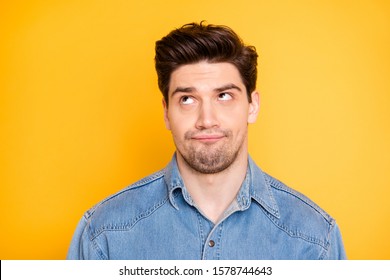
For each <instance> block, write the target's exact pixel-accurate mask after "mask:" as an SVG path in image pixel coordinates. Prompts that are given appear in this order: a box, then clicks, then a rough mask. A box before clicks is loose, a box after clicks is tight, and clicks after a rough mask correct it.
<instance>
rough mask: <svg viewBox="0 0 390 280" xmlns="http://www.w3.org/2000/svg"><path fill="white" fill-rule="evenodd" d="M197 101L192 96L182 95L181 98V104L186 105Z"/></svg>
mask: <svg viewBox="0 0 390 280" xmlns="http://www.w3.org/2000/svg"><path fill="white" fill-rule="evenodd" d="M194 102H195V100H194V98H192V97H191V96H187V95H185V96H182V97H181V98H180V103H181V104H184V105H190V104H193V103H194Z"/></svg>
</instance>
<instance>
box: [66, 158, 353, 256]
mask: <svg viewBox="0 0 390 280" xmlns="http://www.w3.org/2000/svg"><path fill="white" fill-rule="evenodd" d="M67 258H68V259H100V260H107V259H138V260H141V259H143V260H148V259H154V260H157V259H180V260H186V259H193V260H196V259H198V260H199V259H204V260H220V259H221V260H222V259H235V260H239V259H269V260H270V259H345V258H346V255H345V251H344V247H343V243H342V239H341V235H340V231H339V228H338V226H337V224H336V222H335V220H334V219H333V218H332V217H330V216H329V215H328V214H327V213H326V212H325V211H324V210H322V209H321V208H320V207H318V206H317V205H316V204H314V203H313V202H312V201H311V200H309V199H308V198H307V197H305V196H304V195H302V194H300V193H298V192H297V191H294V190H292V189H291V188H289V187H287V186H285V185H284V184H283V183H281V182H280V181H278V180H276V179H274V178H272V177H271V176H269V175H267V174H266V173H264V172H262V171H261V170H260V168H258V167H257V166H256V164H255V163H254V162H253V161H252V159H251V158H250V157H248V169H247V174H246V177H245V179H244V181H243V183H242V185H241V188H240V190H239V192H238V194H237V196H236V199H235V200H234V201H233V203H232V204H231V206H230V207H229V208H228V209H227V210H226V211H225V212H224V214H223V216H222V217H221V219H220V220H219V221H218V222H217V223H216V224H214V223H213V222H211V221H210V220H208V219H207V217H205V216H204V215H202V213H201V211H200V210H199V209H198V208H197V206H196V204H195V203H194V201H193V200H192V198H191V196H190V194H189V193H188V191H187V189H186V187H185V185H184V183H183V180H182V178H181V176H180V173H179V170H178V167H177V162H176V157H175V156H174V157H173V159H172V161H171V162H170V163H169V164H168V166H167V167H166V168H165V169H163V170H162V171H160V172H157V173H155V174H153V175H151V176H149V177H146V178H144V179H142V180H140V181H139V182H137V183H135V184H133V185H131V186H129V187H128V188H126V189H124V190H122V191H120V192H118V193H117V194H114V195H112V196H110V197H108V198H107V199H105V200H104V201H102V202H101V203H99V204H97V205H96V206H95V207H93V208H92V209H90V210H89V211H87V212H86V213H85V215H84V216H83V217H82V219H81V221H80V222H79V224H78V227H77V229H76V232H75V234H74V236H73V239H72V242H71V246H70V248H69V252H68V256H67Z"/></svg>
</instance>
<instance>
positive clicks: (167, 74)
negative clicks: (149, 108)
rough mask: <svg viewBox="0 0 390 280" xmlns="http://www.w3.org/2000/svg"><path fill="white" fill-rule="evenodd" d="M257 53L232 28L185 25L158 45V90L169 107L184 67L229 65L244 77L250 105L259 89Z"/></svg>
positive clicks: (156, 62)
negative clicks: (174, 74) (172, 84)
mask: <svg viewBox="0 0 390 280" xmlns="http://www.w3.org/2000/svg"><path fill="white" fill-rule="evenodd" d="M257 56H258V55H257V53H256V49H255V47H253V46H246V45H245V44H244V43H243V41H242V40H241V38H240V37H239V36H238V35H237V34H236V33H235V32H234V31H233V30H232V29H231V28H229V27H227V26H223V25H212V24H205V23H204V22H203V21H202V22H201V23H200V24H198V23H190V24H186V25H183V26H182V27H181V28H178V29H175V30H173V31H171V32H170V33H169V34H168V35H167V36H165V37H163V38H162V39H161V40H159V41H157V42H156V55H155V67H156V71H157V76H158V86H159V88H160V91H161V92H162V94H163V96H164V99H165V102H166V103H167V104H168V91H169V82H170V78H171V74H172V72H173V71H175V70H176V69H177V68H179V67H180V66H183V65H186V64H193V63H197V62H201V61H207V62H209V63H219V62H228V63H231V64H233V65H234V66H235V67H236V68H237V70H238V72H239V73H240V75H241V79H242V81H243V83H244V85H245V87H246V91H247V96H248V101H249V102H252V99H251V93H252V92H253V91H254V90H255V88H256V79H257Z"/></svg>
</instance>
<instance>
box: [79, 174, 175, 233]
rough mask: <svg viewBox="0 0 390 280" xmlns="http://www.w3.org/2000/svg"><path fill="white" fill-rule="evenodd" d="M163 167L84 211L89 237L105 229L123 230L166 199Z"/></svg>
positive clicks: (150, 212) (149, 213)
mask: <svg viewBox="0 0 390 280" xmlns="http://www.w3.org/2000/svg"><path fill="white" fill-rule="evenodd" d="M164 174H165V173H164V170H162V171H159V172H156V173H154V174H152V175H150V176H147V177H145V178H143V179H141V180H139V181H137V182H135V183H134V184H132V185H130V186H128V187H126V188H124V189H123V190H121V191H119V192H117V193H115V194H113V195H111V196H109V197H107V198H106V199H104V200H102V201H101V202H99V203H98V204H96V205H95V206H94V207H92V208H91V209H89V210H88V211H87V212H85V214H84V218H85V220H86V221H87V224H88V228H89V234H90V235H91V238H93V237H94V236H97V235H99V234H100V233H101V232H103V231H106V230H127V229H130V228H131V227H133V226H134V225H135V224H136V223H137V222H138V221H139V220H141V219H143V218H145V217H147V216H148V215H151V214H152V213H153V212H154V211H155V210H157V209H158V208H159V207H161V206H162V205H164V204H165V203H166V202H167V201H168V192H167V188H166V185H165V181H164Z"/></svg>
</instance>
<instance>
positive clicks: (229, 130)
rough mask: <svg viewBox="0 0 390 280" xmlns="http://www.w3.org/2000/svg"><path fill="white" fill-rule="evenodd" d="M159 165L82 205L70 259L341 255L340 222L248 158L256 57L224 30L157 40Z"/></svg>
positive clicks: (190, 30)
mask: <svg viewBox="0 0 390 280" xmlns="http://www.w3.org/2000/svg"><path fill="white" fill-rule="evenodd" d="M155 62H156V70H157V74H158V83H159V87H160V90H161V91H162V94H163V96H164V97H163V107H164V119H165V124H166V127H167V128H168V129H169V130H170V131H171V132H172V136H173V140H174V143H175V145H176V153H175V155H174V156H173V158H172V161H171V162H170V163H169V164H168V166H167V167H166V168H165V169H163V170H162V171H160V172H157V173H155V174H153V175H151V176H149V177H147V178H144V179H142V180H141V181H139V182H137V183H135V184H133V185H131V186H130V187H128V188H126V189H124V190H122V191H120V192H119V193H117V194H115V195H113V196H111V197H109V198H107V199H106V200H104V201H103V202H101V203H100V204H98V205H97V206H95V207H94V208H92V209H91V210H89V211H87V212H86V213H85V215H84V217H83V218H82V220H81V221H80V223H79V225H78V227H77V230H76V233H75V235H74V237H73V240H72V244H71V246H70V249H69V253H68V258H69V259H344V258H345V257H346V256H345V252H344V248H343V244H342V240H341V235H340V232H339V229H338V227H337V225H336V223H335V221H334V219H333V218H331V217H330V216H329V215H328V214H327V213H325V212H324V211H323V210H322V209H321V208H319V207H318V206H317V205H316V204H314V203H313V202H312V201H310V200H309V199H308V198H306V197H305V196H303V195H302V194H300V193H298V192H296V191H294V190H292V189H290V188H288V187H287V186H285V185H284V184H283V183H281V182H279V181H278V180H276V179H274V178H272V177H271V176H269V175H267V174H265V173H264V172H262V171H261V170H260V169H259V167H257V166H256V164H255V163H254V162H253V160H252V159H251V158H250V157H249V155H248V145H247V142H248V136H247V129H248V124H249V123H253V122H255V121H256V118H257V115H258V112H259V94H258V92H257V91H256V90H255V87H256V76H257V70H256V67H257V54H256V51H255V48H254V47H251V46H246V45H244V44H243V43H242V41H241V39H240V38H239V37H238V36H237V35H236V34H235V33H234V32H233V31H232V30H231V29H230V28H228V27H225V26H215V25H206V24H203V23H201V24H200V25H199V24H188V25H185V26H183V27H182V28H179V29H177V30H173V31H172V32H171V33H170V34H168V35H167V36H166V37H164V38H162V39H161V40H160V41H158V42H157V43H156V56H155Z"/></svg>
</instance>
